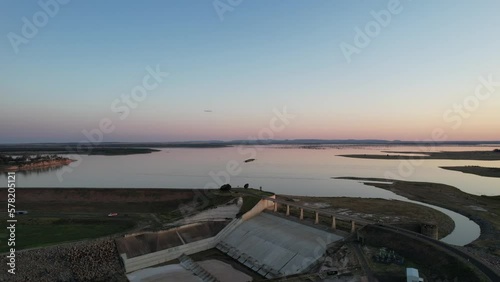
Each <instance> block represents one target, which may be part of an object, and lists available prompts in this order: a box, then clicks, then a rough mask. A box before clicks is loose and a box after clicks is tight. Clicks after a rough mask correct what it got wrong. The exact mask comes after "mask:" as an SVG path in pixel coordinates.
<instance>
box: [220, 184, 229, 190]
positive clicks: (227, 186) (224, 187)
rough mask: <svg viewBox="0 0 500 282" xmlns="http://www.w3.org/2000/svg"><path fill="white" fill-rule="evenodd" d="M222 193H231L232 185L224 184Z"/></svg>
mask: <svg viewBox="0 0 500 282" xmlns="http://www.w3.org/2000/svg"><path fill="white" fill-rule="evenodd" d="M220 190H221V191H229V190H231V185H230V184H224V185H222V186H221V187H220Z"/></svg>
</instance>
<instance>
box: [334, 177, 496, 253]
mask: <svg viewBox="0 0 500 282" xmlns="http://www.w3.org/2000/svg"><path fill="white" fill-rule="evenodd" d="M337 178H338V179H346V180H357V181H362V182H363V183H364V184H365V185H368V186H373V187H377V188H381V189H384V190H388V191H391V192H393V193H395V194H397V195H400V196H403V197H406V198H408V199H410V200H413V201H418V202H422V203H426V204H430V205H434V206H437V207H441V208H445V209H448V210H451V211H454V212H456V213H458V214H461V215H463V216H465V217H467V218H469V219H470V220H472V221H474V222H475V223H476V224H478V225H479V226H480V228H481V234H480V236H479V238H478V239H476V240H475V241H473V242H471V243H470V244H467V245H466V247H472V248H474V249H477V250H481V251H484V252H486V253H489V254H491V255H494V256H497V257H500V242H498V240H497V236H498V234H500V219H499V218H497V217H498V216H497V214H500V196H476V195H472V194H468V193H465V192H462V191H461V190H459V189H458V188H455V187H453V186H450V185H445V184H439V183H427V182H413V181H401V180H391V181H392V183H375V182H371V181H387V179H381V178H361V177H337Z"/></svg>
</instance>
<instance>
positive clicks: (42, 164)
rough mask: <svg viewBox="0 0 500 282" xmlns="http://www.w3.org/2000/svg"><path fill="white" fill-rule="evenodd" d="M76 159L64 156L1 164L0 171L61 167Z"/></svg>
mask: <svg viewBox="0 0 500 282" xmlns="http://www.w3.org/2000/svg"><path fill="white" fill-rule="evenodd" d="M75 161H76V160H72V159H68V158H63V159H57V160H42V161H35V162H32V163H26V164H18V165H0V172H14V171H15V172H17V171H32V170H39V169H47V168H53V167H61V166H65V165H69V164H70V163H72V162H75Z"/></svg>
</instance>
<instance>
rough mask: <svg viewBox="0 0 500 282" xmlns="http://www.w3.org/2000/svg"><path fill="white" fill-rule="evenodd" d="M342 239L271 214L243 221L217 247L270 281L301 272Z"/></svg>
mask: <svg viewBox="0 0 500 282" xmlns="http://www.w3.org/2000/svg"><path fill="white" fill-rule="evenodd" d="M341 239H342V237H341V236H338V235H335V234H333V233H329V232H326V231H322V230H320V229H316V228H313V227H310V226H307V225H303V224H300V223H297V222H294V221H290V220H287V219H283V218H280V217H277V216H274V215H271V214H267V213H260V214H259V215H257V216H255V217H253V218H251V219H249V220H247V221H244V222H243V223H241V224H240V225H239V226H238V228H236V229H234V230H233V231H232V232H231V233H229V234H228V235H227V236H226V237H225V238H223V239H222V241H221V242H220V243H219V244H218V245H217V248H218V249H219V250H221V251H223V252H224V253H226V254H227V255H229V256H231V257H233V258H235V259H237V260H238V261H240V262H241V263H243V264H245V265H246V266H248V267H250V268H251V269H253V270H254V271H257V272H258V273H260V274H262V275H264V276H266V277H268V278H271V277H279V276H283V275H292V274H297V273H300V272H302V271H304V270H306V269H307V268H308V267H310V266H311V265H312V264H313V263H314V262H315V261H317V260H318V259H319V258H320V257H321V256H322V255H323V254H324V253H325V251H326V249H327V248H328V245H330V244H331V243H333V242H336V241H338V240H341Z"/></svg>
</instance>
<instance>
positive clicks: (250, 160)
mask: <svg viewBox="0 0 500 282" xmlns="http://www.w3.org/2000/svg"><path fill="white" fill-rule="evenodd" d="M253 161H255V159H246V160H245V162H246V163H249V162H253Z"/></svg>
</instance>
